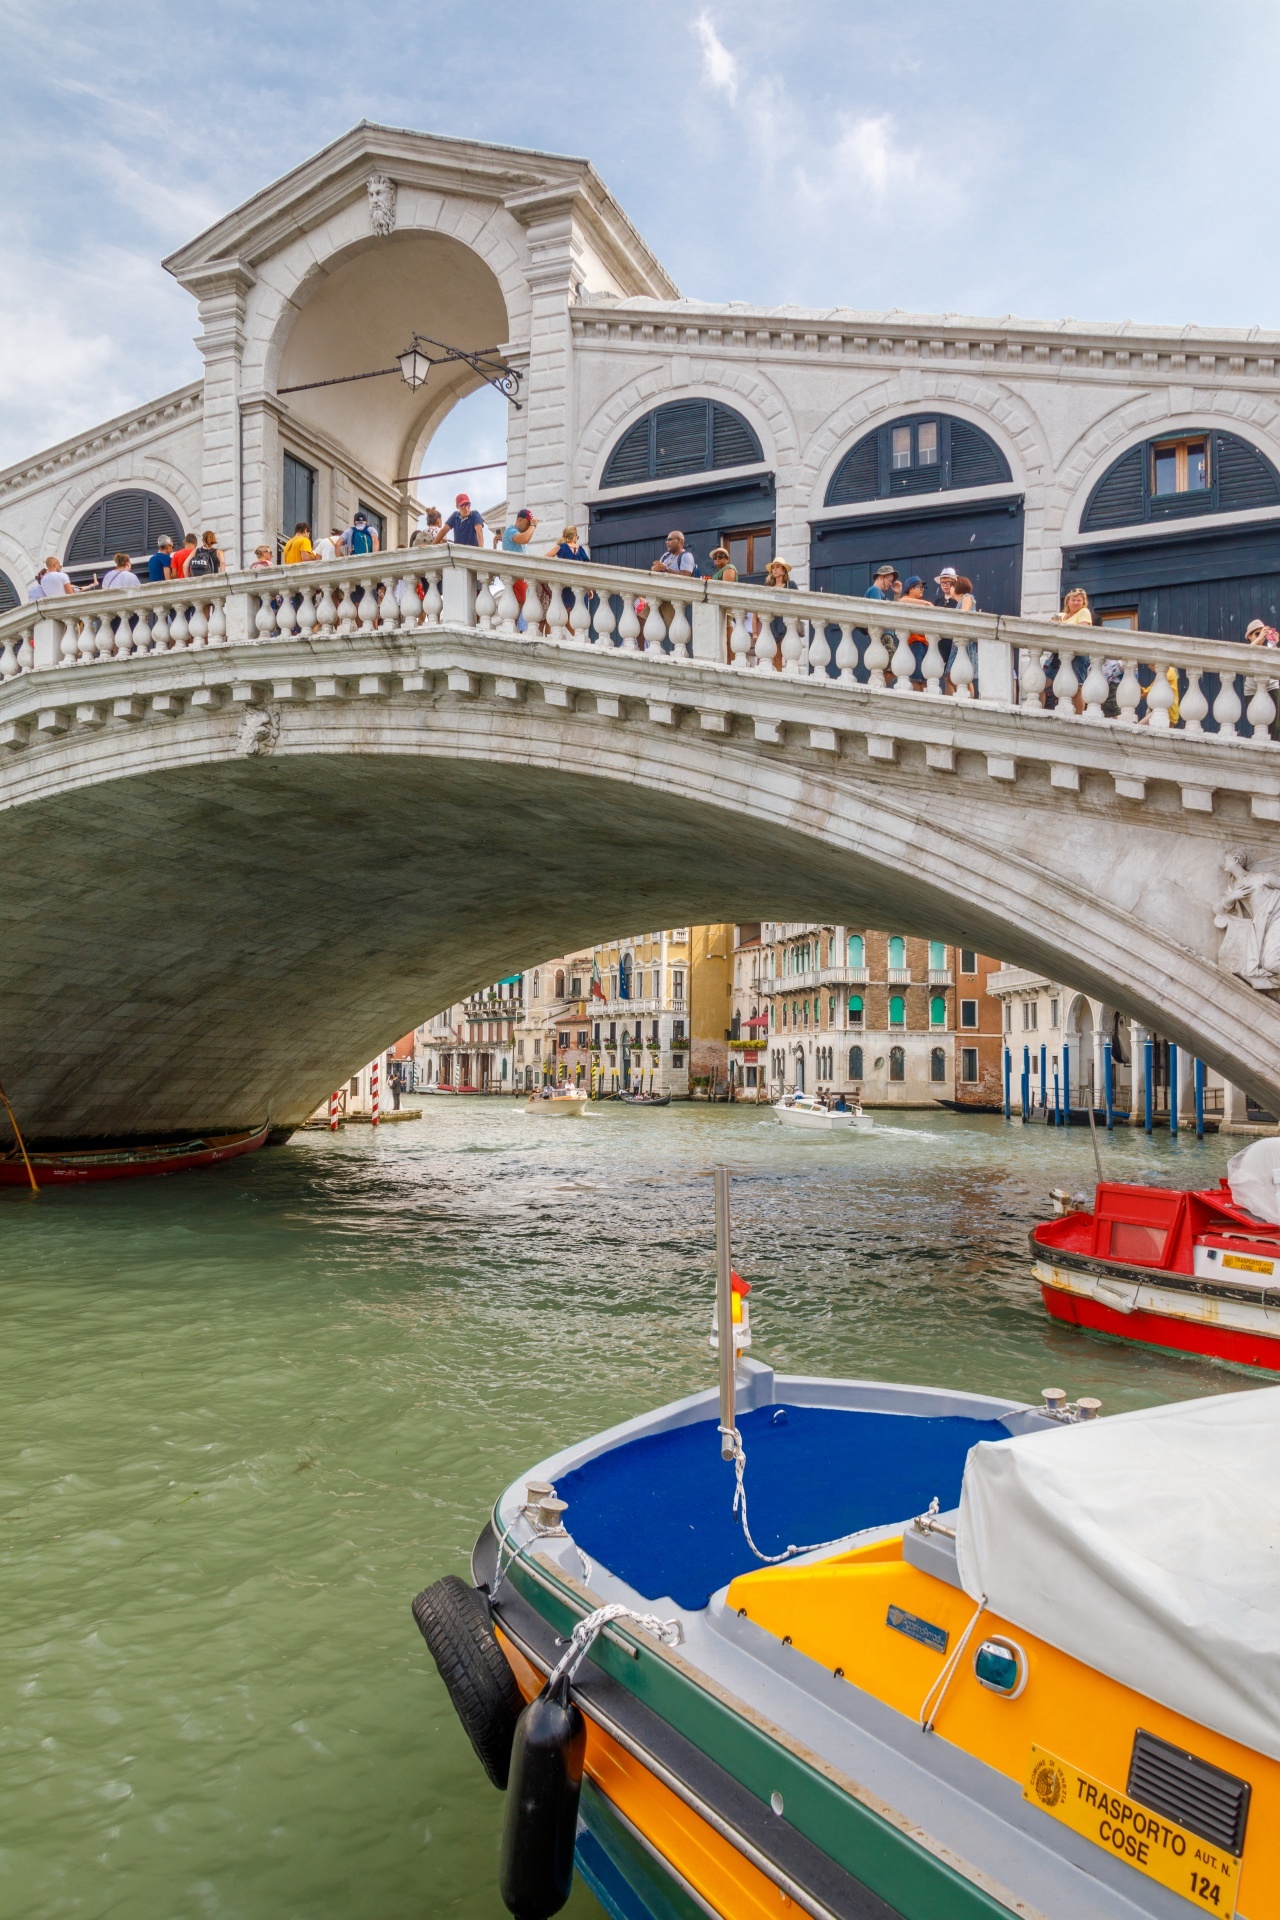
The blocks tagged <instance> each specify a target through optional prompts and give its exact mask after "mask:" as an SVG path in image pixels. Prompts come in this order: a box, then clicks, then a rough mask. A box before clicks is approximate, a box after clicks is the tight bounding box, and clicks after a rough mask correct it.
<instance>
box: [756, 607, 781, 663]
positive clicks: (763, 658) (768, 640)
mask: <svg viewBox="0 0 1280 1920" xmlns="http://www.w3.org/2000/svg"><path fill="white" fill-rule="evenodd" d="M756 622H757V631H756V644H755V656H756V665H757V666H760V667H772V665H773V663H774V661H775V660H776V659H777V657H778V643H777V641H776V640H775V639H774V637H773V616H772V614H768V613H758V614H757V615H756Z"/></svg>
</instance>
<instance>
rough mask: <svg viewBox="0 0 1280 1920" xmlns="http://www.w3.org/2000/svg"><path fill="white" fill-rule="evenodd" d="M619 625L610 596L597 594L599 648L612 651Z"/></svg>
mask: <svg viewBox="0 0 1280 1920" xmlns="http://www.w3.org/2000/svg"><path fill="white" fill-rule="evenodd" d="M617 624H618V616H617V615H616V614H615V612H614V611H613V602H612V600H611V599H610V597H609V595H608V594H607V593H604V592H599V593H597V594H596V610H595V628H596V645H597V646H598V647H608V648H609V649H610V650H611V651H612V648H613V634H614V629H615V627H616V626H617Z"/></svg>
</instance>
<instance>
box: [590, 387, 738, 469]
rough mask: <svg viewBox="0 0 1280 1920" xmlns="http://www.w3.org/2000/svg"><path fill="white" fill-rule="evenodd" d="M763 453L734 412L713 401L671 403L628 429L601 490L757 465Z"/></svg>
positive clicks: (648, 414)
mask: <svg viewBox="0 0 1280 1920" xmlns="http://www.w3.org/2000/svg"><path fill="white" fill-rule="evenodd" d="M763 459H764V451H763V449H762V447H761V445H760V442H759V440H758V439H757V437H756V435H755V433H754V432H753V431H752V429H751V427H750V426H749V425H748V424H747V422H746V421H745V420H744V419H743V418H742V415H741V414H740V413H735V412H734V410H733V408H732V407H722V406H718V405H715V404H713V403H712V402H711V401H710V400H670V401H668V402H667V404H666V405H665V406H661V407H655V409H654V411H653V412H652V413H647V414H646V415H645V416H644V419H643V420H637V421H636V422H635V423H634V425H633V426H630V427H628V428H627V431H626V432H625V433H624V434H623V436H622V438H621V440H619V442H618V444H617V446H616V447H615V448H614V449H613V452H612V453H611V454H610V455H609V458H608V460H607V461H606V463H605V469H604V477H603V479H602V481H601V483H600V484H601V485H602V486H605V487H635V486H641V485H643V483H644V482H645V481H646V480H671V479H675V478H676V477H677V476H678V475H680V474H684V473H706V472H708V471H710V470H711V469H713V468H718V467H745V466H753V465H754V464H755V462H756V461H758V460H763Z"/></svg>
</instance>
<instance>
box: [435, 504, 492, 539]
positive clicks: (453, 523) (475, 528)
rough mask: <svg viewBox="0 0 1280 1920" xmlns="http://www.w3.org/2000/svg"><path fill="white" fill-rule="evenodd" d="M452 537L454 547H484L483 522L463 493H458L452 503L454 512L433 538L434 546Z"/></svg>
mask: <svg viewBox="0 0 1280 1920" xmlns="http://www.w3.org/2000/svg"><path fill="white" fill-rule="evenodd" d="M450 534H452V535H453V544H454V546H455V547H482V546H483V545H484V521H483V520H482V519H481V517H480V515H479V514H478V513H476V512H474V511H473V509H472V505H471V502H470V500H469V499H468V497H467V495H466V494H465V493H460V494H459V495H458V497H457V499H456V500H455V502H454V510H453V512H452V513H451V514H450V515H449V518H448V519H447V520H446V521H445V523H444V525H443V526H442V527H441V529H440V531H439V533H438V534H437V535H436V537H435V545H436V546H439V545H440V543H441V541H442V540H447V539H448V537H449V535H450Z"/></svg>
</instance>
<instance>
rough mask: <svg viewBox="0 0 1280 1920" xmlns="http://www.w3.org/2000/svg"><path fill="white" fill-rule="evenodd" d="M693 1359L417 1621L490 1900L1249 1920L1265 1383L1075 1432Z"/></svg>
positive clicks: (1266, 1663)
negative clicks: (683, 1374) (681, 1382)
mask: <svg viewBox="0 0 1280 1920" xmlns="http://www.w3.org/2000/svg"><path fill="white" fill-rule="evenodd" d="M720 1211H721V1207H720V1196H719V1194H717V1213H718V1214H719V1213H720ZM723 1211H724V1216H725V1218H726V1219H727V1213H728V1203H727V1197H726V1199H725V1201H724V1208H723ZM725 1238H726V1240H727V1234H726V1236H725ZM718 1267H719V1279H718V1284H717V1289H716V1322H717V1323H718V1324H719V1325H721V1326H723V1325H725V1324H727V1323H728V1322H729V1319H730V1308H731V1306H732V1305H733V1303H734V1302H736V1301H737V1300H738V1294H737V1292H736V1291H735V1292H734V1294H733V1295H732V1298H731V1296H730V1284H731V1267H730V1262H729V1259H728V1256H727V1248H726V1249H725V1250H724V1252H723V1253H722V1256H721V1259H720V1260H719V1262H718ZM742 1285H743V1286H745V1283H742ZM732 1322H733V1325H734V1327H735V1328H737V1327H739V1326H740V1325H745V1314H744V1315H743V1316H742V1318H741V1319H740V1318H739V1312H738V1311H737V1310H736V1309H735V1310H734V1311H733V1314H732ZM717 1360H718V1364H719V1372H720V1385H719V1390H718V1391H717V1390H716V1389H711V1390H709V1391H707V1392H703V1393H697V1394H693V1395H691V1396H690V1397H689V1398H687V1399H684V1400H679V1401H676V1402H674V1403H673V1404H671V1405H669V1406H665V1407H660V1408H658V1409H656V1410H655V1411H653V1412H650V1413H645V1414H642V1415H640V1416H639V1417H637V1418H633V1419H630V1420H626V1421H624V1422H623V1423H622V1424H621V1425H619V1426H615V1427H613V1428H611V1429H609V1430H608V1431H607V1432H604V1433H600V1434H596V1435H594V1436H593V1437H591V1438H589V1439H584V1440H580V1441H578V1442H576V1443H575V1444H573V1445H569V1446H566V1447H564V1448H563V1449H561V1450H559V1451H557V1452H555V1453H553V1454H552V1456H551V1457H550V1458H548V1459H545V1460H542V1461H540V1462H538V1463H537V1464H535V1465H532V1466H530V1467H529V1468H528V1470H527V1471H526V1472H525V1473H523V1474H521V1475H520V1477H519V1478H518V1479H517V1480H516V1481H514V1482H513V1483H512V1484H511V1485H510V1486H508V1487H507V1489H506V1491H505V1492H504V1493H502V1494H501V1495H500V1496H499V1498H498V1500H497V1502H496V1503H495V1506H494V1509H493V1513H492V1517H491V1519H490V1521H489V1523H488V1525H487V1526H486V1527H485V1529H484V1531H483V1533H482V1534H481V1536H480V1539H479V1540H478V1542H477V1544H476V1547H475V1550H474V1553H473V1556H472V1563H471V1582H470V1583H468V1582H467V1581H465V1580H463V1579H462V1578H460V1577H459V1576H458V1575H448V1576H446V1577H445V1578H444V1579H441V1580H438V1581H436V1582H435V1584H434V1585H433V1586H431V1587H428V1588H427V1589H426V1590H425V1591H424V1592H422V1593H420V1594H419V1595H418V1596H417V1598H416V1600H415V1601H414V1603H413V1612H414V1617H415V1619H416V1621H417V1623H418V1626H419V1628H420V1630H421V1632H422V1634H423V1637H424V1638H425V1640H426V1641H427V1645H428V1647H429V1648H430V1650H431V1653H432V1655H433V1656H434V1658H435V1660H436V1663H437V1666H438V1667H439V1670H440V1674H441V1678H442V1679H443V1681H444V1684H445V1686H446V1688H447V1690H448V1692H449V1695H450V1698H451V1700H452V1703H453V1705H454V1708H455V1710H456V1712H457V1714H458V1717H459V1719H460V1720H461V1722H462V1725H463V1727H464V1729H465V1730H466V1732H467V1734H468V1736H469V1737H470V1740H471V1743H472V1745H473V1747H474V1749H475V1751H476V1754H477V1756H478V1758H479V1759H480V1760H481V1762H482V1764H483V1765H484V1767H485V1770H486V1772H487V1773H488V1776H489V1779H490V1780H491V1781H492V1782H493V1784H494V1785H495V1786H497V1787H498V1788H500V1789H504V1790H506V1795H507V1804H506V1811H505V1819H504V1831H503V1842H502V1852H501V1863H500V1874H499V1879H500V1890H501V1893H502V1897H503V1900H504V1902H505V1904H506V1906H507V1907H508V1909H509V1910H510V1911H511V1912H512V1913H514V1914H517V1915H531V1916H532V1915H536V1916H543V1915H551V1914H554V1913H556V1912H558V1911H559V1910H560V1909H561V1908H562V1907H563V1906H564V1904H565V1902H566V1901H567V1900H568V1898H569V1897H570V1893H571V1890H572V1879H573V1875H574V1872H575V1868H576V1871H577V1873H578V1874H579V1875H580V1877H581V1878H582V1879H583V1880H584V1881H585V1882H586V1883H587V1885H588V1887H589V1888H590V1889H591V1890H592V1891H593V1892H594V1893H595V1894H596V1896H597V1897H598V1899H599V1901H600V1903H601V1905H602V1906H603V1907H604V1909H605V1911H606V1912H607V1913H610V1914H613V1915H618V1916H621V1915H626V1916H628V1917H629V1920H630V1917H631V1916H636V1920H640V1917H641V1916H643V1917H644V1920H658V1917H659V1916H661V1920H671V1916H675V1915H680V1916H689V1920H692V1917H693V1916H694V1915H696V1914H711V1915H721V1916H726V1917H728V1916H732V1920H774V1917H775V1916H777V1915H778V1914H779V1913H781V1912H782V1911H784V1910H785V1911H787V1912H796V1913H800V1914H807V1915H810V1916H815V1917H817V1920H867V1917H868V1916H870V1915H872V1914H875V1915H885V1916H888V1915H891V1914H894V1915H900V1916H904V1917H905V1920H925V1917H926V1916H937V1915H943V1914H945V1915H946V1916H948V1920H999V1917H1000V1916H1005V1917H1006V1920H1012V1916H1015V1915H1022V1916H1033V1915H1034V1916H1037V1920H1083V1916H1086V1915H1087V1916H1088V1917H1089V1920H1173V1916H1174V1915H1175V1914H1179V1913H1187V1914H1190V1913H1191V1912H1192V1911H1195V1912H1199V1913H1207V1914H1214V1915H1220V1916H1229V1915H1233V1914H1237V1913H1244V1914H1247V1915H1248V1916H1249V1920H1280V1685H1277V1681H1276V1674H1277V1672H1278V1671H1280V1564H1278V1562H1277V1556H1276V1554H1275V1550H1274V1527H1273V1526H1272V1524H1271V1522H1270V1519H1269V1516H1270V1514H1271V1511H1272V1508H1273V1506H1274V1501H1273V1499H1272V1497H1271V1495H1270V1493H1269V1491H1268V1489H1269V1488H1270V1487H1271V1486H1273V1485H1274V1482H1275V1478H1276V1474H1277V1472H1278V1471H1280V1388H1271V1389H1261V1390H1257V1391H1254V1392H1245V1393H1240V1392H1236V1393H1231V1394H1226V1395H1222V1396H1218V1397H1216V1398H1212V1399H1204V1400H1192V1401H1188V1402H1185V1403H1180V1404H1174V1405H1172V1406H1157V1407H1150V1408H1143V1409H1141V1410H1139V1411H1137V1412H1132V1413H1125V1414H1121V1415H1117V1416H1115V1417H1114V1418H1110V1419H1099V1418H1097V1417H1096V1415H1097V1412H1098V1402H1097V1401H1096V1400H1092V1399H1086V1398H1081V1399H1079V1400H1077V1401H1076V1402H1075V1403H1074V1405H1067V1404H1065V1396H1064V1395H1061V1394H1059V1393H1058V1392H1057V1391H1056V1390H1049V1391H1047V1392H1046V1394H1045V1396H1044V1404H1043V1405H1041V1406H1038V1407H1037V1406H1034V1405H1029V1404H1026V1403H1022V1402H1019V1401H1017V1400H1014V1399H1003V1398H999V1397H994V1396H990V1395H985V1394H980V1393H973V1392H962V1391H958V1390H952V1389H938V1388H930V1387H920V1386H908V1385H901V1386H898V1385H892V1384H889V1383H886V1382H880V1381H874V1382H873V1381H859V1380H835V1379H822V1378H815V1377H812V1376H806V1377H800V1376H787V1375H783V1374H781V1373H775V1371H774V1370H773V1368H771V1367H769V1366H766V1365H762V1364H761V1363H760V1362H758V1361H756V1360H753V1359H752V1358H751V1357H750V1356H748V1355H746V1354H745V1353H744V1352H742V1351H741V1350H740V1349H739V1347H738V1342H737V1340H736V1339H735V1340H733V1341H730V1342H728V1343H726V1351H725V1352H720V1351H718V1352H717ZM748 1497H749V1500H750V1518H749V1519H748V1511H747V1500H748ZM795 1542H799V1543H805V1542H815V1543H817V1544H813V1545H805V1544H791V1543H795Z"/></svg>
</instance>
